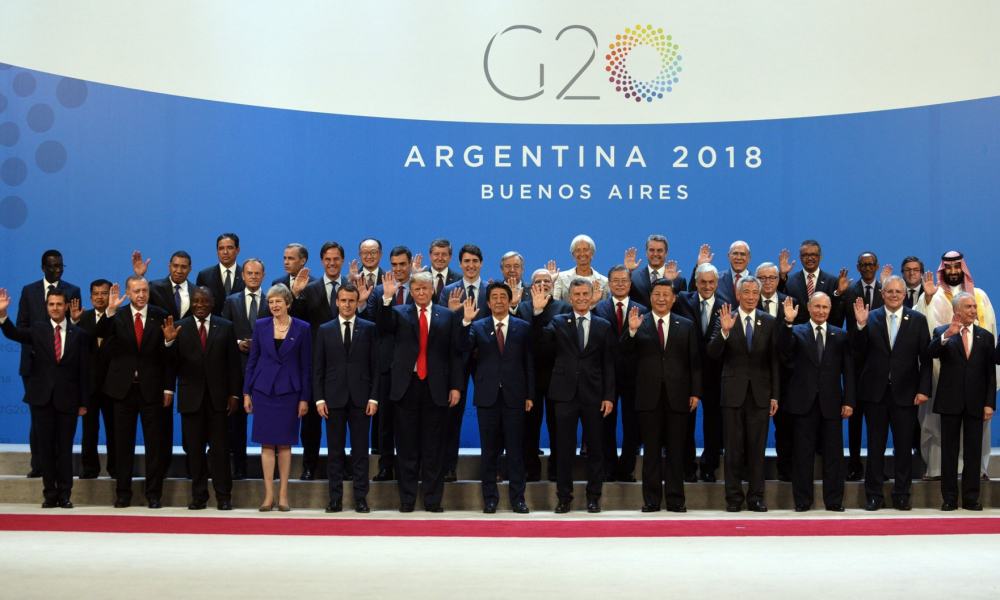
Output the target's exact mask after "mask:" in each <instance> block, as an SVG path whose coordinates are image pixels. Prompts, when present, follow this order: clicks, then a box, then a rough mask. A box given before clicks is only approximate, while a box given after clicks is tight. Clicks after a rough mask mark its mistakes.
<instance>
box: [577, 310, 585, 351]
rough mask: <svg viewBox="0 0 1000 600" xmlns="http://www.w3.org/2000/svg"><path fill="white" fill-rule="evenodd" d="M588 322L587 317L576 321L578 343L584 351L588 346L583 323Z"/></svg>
mask: <svg viewBox="0 0 1000 600" xmlns="http://www.w3.org/2000/svg"><path fill="white" fill-rule="evenodd" d="M586 320H587V317H577V319H576V343H577V344H578V345H579V346H580V350H581V351H582V350H583V349H584V348H585V347H586V346H587V337H586V335H585V334H584V331H583V322H584V321H586Z"/></svg>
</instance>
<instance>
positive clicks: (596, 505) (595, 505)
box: [587, 500, 601, 513]
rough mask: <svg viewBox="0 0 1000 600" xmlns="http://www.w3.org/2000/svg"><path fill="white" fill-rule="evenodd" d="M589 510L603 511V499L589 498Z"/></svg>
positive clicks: (591, 511)
mask: <svg viewBox="0 0 1000 600" xmlns="http://www.w3.org/2000/svg"><path fill="white" fill-rule="evenodd" d="M587 512H589V513H599V512H601V501H600V500H587Z"/></svg>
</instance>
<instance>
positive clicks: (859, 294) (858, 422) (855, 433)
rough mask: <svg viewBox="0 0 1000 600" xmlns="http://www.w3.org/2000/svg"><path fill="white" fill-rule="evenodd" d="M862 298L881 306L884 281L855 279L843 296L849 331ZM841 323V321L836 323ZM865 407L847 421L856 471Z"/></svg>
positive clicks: (857, 369)
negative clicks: (856, 305) (869, 288)
mask: <svg viewBox="0 0 1000 600" xmlns="http://www.w3.org/2000/svg"><path fill="white" fill-rule="evenodd" d="M866 285H867V286H871V290H870V291H869V293H868V294H866V291H868V290H865V287H866ZM858 298H861V299H862V301H864V303H865V306H866V307H867V308H868V309H869V310H875V309H876V308H881V307H882V306H883V305H884V304H885V302H884V301H883V300H882V283H881V282H880V281H879V280H878V278H876V279H875V280H874V281H872V282H871V283H870V284H866V283H865V282H864V280H863V279H859V280H858V281H855V282H854V284H853V285H851V287H849V288H847V291H846V292H844V295H843V297H842V298H841V307H840V314H841V315H843V317H844V323H845V329H847V331H854V330H855V329H856V328H857V323H855V322H854V301H855V300H857V299H858ZM836 325H840V323H839V322H838V323H836ZM854 366H855V369H854V373H855V375H859V374H860V373H861V367H862V364H861V361H860V360H859V359H858V358H857V357H855V360H854ZM865 408H866V405H865V404H864V403H863V402H859V403H858V407H857V409H856V410H855V411H854V414H852V415H851V418H850V419H849V420H848V423H847V440H848V442H847V447H848V449H849V451H850V457H851V458H850V460H851V462H850V465H849V466H850V470H852V471H854V472H860V471H861V436H862V434H863V429H864V427H863V423H864V421H865V417H864V414H865Z"/></svg>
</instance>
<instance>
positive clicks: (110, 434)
mask: <svg viewBox="0 0 1000 600" xmlns="http://www.w3.org/2000/svg"><path fill="white" fill-rule="evenodd" d="M90 400H91V402H90V410H88V411H87V414H85V415H83V439H82V440H81V448H80V451H81V453H80V466H81V468H82V470H83V472H84V473H94V474H97V473H100V472H101V460H100V458H99V457H98V455H97V442H98V435H99V434H100V432H101V418H102V417H103V418H104V438H105V441H106V442H107V443H106V444H105V446H106V447H107V449H108V452H107V458H106V459H105V462H106V465H107V469H108V475H113V474H114V473H115V416H114V401H112V400H111V398H108V397H107V396H105V395H104V394H103V393H101V392H96V393H95V394H94V395H93V396H91V397H90Z"/></svg>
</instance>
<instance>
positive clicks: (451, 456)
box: [442, 374, 469, 473]
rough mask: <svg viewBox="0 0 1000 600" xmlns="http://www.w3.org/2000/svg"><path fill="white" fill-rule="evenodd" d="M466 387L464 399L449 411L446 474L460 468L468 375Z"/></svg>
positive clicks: (445, 451)
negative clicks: (459, 456)
mask: <svg viewBox="0 0 1000 600" xmlns="http://www.w3.org/2000/svg"><path fill="white" fill-rule="evenodd" d="M463 381H465V385H464V386H462V390H461V391H462V397H461V398H460V399H459V401H458V404H456V405H455V406H454V407H452V408H449V409H448V421H447V425H446V431H445V448H444V464H443V465H442V469H443V470H444V472H445V473H447V472H448V471H454V470H455V469H456V468H457V467H458V449H459V447H460V445H461V440H462V420H463V419H465V405H466V396H467V395H468V394H467V392H468V388H469V376H468V374H466V377H465V379H464V380H463Z"/></svg>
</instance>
